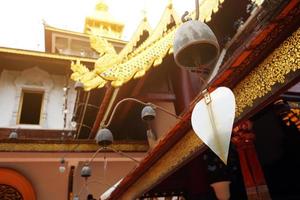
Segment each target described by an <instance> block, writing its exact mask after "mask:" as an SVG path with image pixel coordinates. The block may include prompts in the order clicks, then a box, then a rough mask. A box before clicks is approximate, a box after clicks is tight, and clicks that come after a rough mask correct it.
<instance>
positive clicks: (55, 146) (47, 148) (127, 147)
mask: <svg viewBox="0 0 300 200" xmlns="http://www.w3.org/2000/svg"><path fill="white" fill-rule="evenodd" d="M25 142H26V141H24V142H22V141H21V142H5V141H3V140H2V141H1V142H0V152H7V151H9V152H55V153H57V152H65V151H74V152H95V151H96V150H97V149H98V148H99V146H98V145H97V144H95V143H92V144H90V143H82V144H79V146H78V147H77V148H76V150H74V148H75V147H76V146H77V143H72V144H66V143H46V144H45V143H36V142H26V143H25ZM112 148H114V149H116V150H118V151H123V152H146V151H147V150H148V148H149V146H148V145H147V144H139V143H132V144H130V143H129V144H128V143H127V144H126V143H119V144H112Z"/></svg>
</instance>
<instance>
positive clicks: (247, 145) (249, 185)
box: [231, 121, 271, 200]
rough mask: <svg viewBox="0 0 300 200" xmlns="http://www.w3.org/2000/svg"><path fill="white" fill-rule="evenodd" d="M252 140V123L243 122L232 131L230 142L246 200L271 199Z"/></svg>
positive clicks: (253, 138) (253, 137)
mask: <svg viewBox="0 0 300 200" xmlns="http://www.w3.org/2000/svg"><path fill="white" fill-rule="evenodd" d="M254 140H255V134H254V133H253V131H252V123H251V122H250V121H245V122H243V123H241V124H239V125H238V126H236V127H235V128H234V129H233V136H232V139H231V141H232V143H233V144H235V146H236V148H237V151H238V154H239V158H240V165H241V170H242V174H243V178H244V183H245V187H246V192H247V196H248V199H249V200H268V199H271V197H270V194H269V189H268V186H267V184H266V181H265V177H264V173H263V170H262V168H261V165H260V162H259V160H258V158H257V154H256V150H255V146H254V143H253V141H254Z"/></svg>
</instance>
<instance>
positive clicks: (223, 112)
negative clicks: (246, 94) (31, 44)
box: [191, 87, 235, 164]
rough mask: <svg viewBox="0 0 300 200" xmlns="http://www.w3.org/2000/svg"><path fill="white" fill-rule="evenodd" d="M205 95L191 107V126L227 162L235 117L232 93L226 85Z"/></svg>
mask: <svg viewBox="0 0 300 200" xmlns="http://www.w3.org/2000/svg"><path fill="white" fill-rule="evenodd" d="M205 96H206V98H203V99H202V100H201V101H199V102H198V103H197V104H196V105H195V107H194V109H193V112H192V118H191V120H192V127H193V130H194V131H195V133H196V134H197V136H198V137H199V138H200V139H201V140H202V141H203V142H204V143H205V144H206V145H207V146H208V147H209V148H210V149H211V150H212V151H213V152H214V153H215V154H216V155H217V156H218V157H219V158H220V159H221V160H222V161H223V162H224V163H225V164H227V158H228V150H229V143H230V137H231V132H232V126H233V121H234V117H235V98H234V94H233V92H232V91H231V90H230V89H229V88H227V87H219V88H217V89H216V90H214V91H213V92H212V93H210V94H208V93H206V95H205Z"/></svg>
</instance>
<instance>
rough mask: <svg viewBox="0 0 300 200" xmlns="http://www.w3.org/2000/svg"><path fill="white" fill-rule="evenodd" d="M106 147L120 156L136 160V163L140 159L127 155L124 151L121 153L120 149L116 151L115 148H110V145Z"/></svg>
mask: <svg viewBox="0 0 300 200" xmlns="http://www.w3.org/2000/svg"><path fill="white" fill-rule="evenodd" d="M106 148H107V149H109V150H112V151H114V152H115V153H117V154H120V155H121V156H124V157H127V158H129V159H130V160H132V161H134V162H136V163H138V164H139V163H140V161H138V160H137V159H135V158H133V157H131V156H130V155H127V154H126V153H123V152H122V151H117V150H115V149H114V148H111V147H106Z"/></svg>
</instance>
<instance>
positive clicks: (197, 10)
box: [195, 0, 199, 20]
mask: <svg viewBox="0 0 300 200" xmlns="http://www.w3.org/2000/svg"><path fill="white" fill-rule="evenodd" d="M195 6H196V17H195V20H199V0H195Z"/></svg>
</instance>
